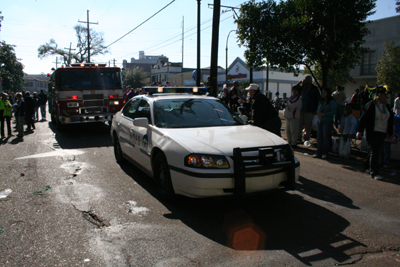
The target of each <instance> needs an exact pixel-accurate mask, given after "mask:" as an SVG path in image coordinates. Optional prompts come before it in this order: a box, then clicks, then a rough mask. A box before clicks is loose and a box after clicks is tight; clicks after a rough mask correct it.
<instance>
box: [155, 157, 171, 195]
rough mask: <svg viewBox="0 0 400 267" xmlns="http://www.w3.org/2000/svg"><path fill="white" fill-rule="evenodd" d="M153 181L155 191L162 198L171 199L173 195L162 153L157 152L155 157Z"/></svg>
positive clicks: (167, 168) (166, 164) (166, 163)
mask: <svg viewBox="0 0 400 267" xmlns="http://www.w3.org/2000/svg"><path fill="white" fill-rule="evenodd" d="M154 181H155V184H156V187H157V192H158V194H159V196H160V197H161V198H162V199H164V200H171V199H173V198H174V197H175V192H174V188H173V186H172V181H171V173H170V171H169V167H168V162H167V159H166V158H165V156H164V154H162V153H159V154H158V155H157V156H156V158H155V164H154Z"/></svg>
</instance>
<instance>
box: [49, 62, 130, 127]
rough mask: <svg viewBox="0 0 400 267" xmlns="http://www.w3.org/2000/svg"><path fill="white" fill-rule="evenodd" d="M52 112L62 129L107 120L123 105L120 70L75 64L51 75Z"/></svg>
mask: <svg viewBox="0 0 400 267" xmlns="http://www.w3.org/2000/svg"><path fill="white" fill-rule="evenodd" d="M49 93H50V96H49V112H50V114H51V120H52V122H53V123H55V124H56V125H57V130H58V131H62V130H64V129H65V127H66V126H67V125H71V124H78V123H94V122H108V123H109V124H111V122H112V119H113V116H114V114H115V113H116V112H118V111H119V110H120V109H121V108H122V107H123V105H124V100H123V86H122V74H121V69H120V68H117V67H106V64H96V63H75V64H71V66H70V67H61V68H58V69H56V70H55V71H54V72H53V73H52V74H51V75H50V83H49Z"/></svg>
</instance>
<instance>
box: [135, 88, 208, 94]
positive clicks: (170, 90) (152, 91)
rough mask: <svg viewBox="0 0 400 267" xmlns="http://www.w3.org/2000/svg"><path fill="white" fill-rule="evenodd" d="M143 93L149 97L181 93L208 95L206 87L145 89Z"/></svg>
mask: <svg viewBox="0 0 400 267" xmlns="http://www.w3.org/2000/svg"><path fill="white" fill-rule="evenodd" d="M142 92H143V93H148V94H149V95H152V94H157V93H158V94H174V93H175V94H177V93H178V94H179V93H186V94H202V95H204V94H206V93H207V88H206V87H143V88H142Z"/></svg>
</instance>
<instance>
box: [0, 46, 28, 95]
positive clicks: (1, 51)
mask: <svg viewBox="0 0 400 267" xmlns="http://www.w3.org/2000/svg"><path fill="white" fill-rule="evenodd" d="M14 47H15V45H9V44H6V42H4V41H2V42H1V44H0V77H1V79H2V87H3V91H6V92H17V91H21V90H23V89H25V80H24V75H25V73H24V72H23V69H24V65H22V63H21V62H20V61H19V60H18V59H17V56H16V55H15V51H14Z"/></svg>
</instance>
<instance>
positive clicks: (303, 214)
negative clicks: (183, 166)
mask: <svg viewBox="0 0 400 267" xmlns="http://www.w3.org/2000/svg"><path fill="white" fill-rule="evenodd" d="M36 126H37V130H36V131H35V133H33V134H28V135H26V136H25V137H24V141H23V142H17V141H16V139H15V138H14V137H12V138H10V139H6V140H2V142H1V145H0V167H1V176H0V191H3V190H4V189H11V190H12V192H11V193H10V194H9V195H8V196H7V197H6V198H1V199H0V211H1V216H0V229H1V230H4V231H1V233H0V266H337V265H353V266H400V252H399V248H400V230H399V229H400V201H399V196H400V177H399V175H398V174H397V175H395V176H391V175H390V173H387V175H385V180H383V181H376V180H373V179H371V178H369V176H368V175H367V174H365V173H363V170H362V166H361V162H360V159H359V158H352V159H350V160H343V159H340V158H336V157H331V158H329V159H328V160H321V159H313V158H312V156H311V155H312V152H313V151H312V150H308V149H305V148H299V149H298V150H296V152H295V154H296V157H298V159H299V160H300V162H301V178H300V181H299V183H298V190H297V191H294V192H287V193H280V194H268V195H260V196H255V197H250V198H247V199H245V200H232V199H188V198H184V197H179V198H178V199H177V200H176V201H173V202H164V201H161V200H160V199H158V197H157V194H156V192H155V190H154V187H153V184H152V182H151V180H150V179H149V177H147V176H146V175H145V174H144V173H142V172H141V171H139V170H138V169H136V168H135V167H134V166H132V165H130V164H124V165H118V164H116V162H115V160H114V156H113V147H112V142H111V139H110V137H109V132H108V127H107V126H106V125H84V126H77V127H74V128H73V129H72V130H71V131H69V132H67V133H58V132H57V131H56V130H55V129H54V128H53V127H52V125H51V123H49V122H47V121H46V122H39V123H37V124H36ZM39 190H41V192H38V191H39Z"/></svg>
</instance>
